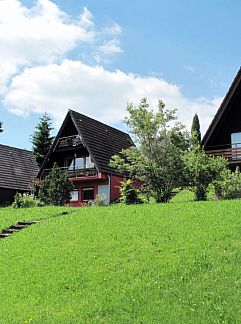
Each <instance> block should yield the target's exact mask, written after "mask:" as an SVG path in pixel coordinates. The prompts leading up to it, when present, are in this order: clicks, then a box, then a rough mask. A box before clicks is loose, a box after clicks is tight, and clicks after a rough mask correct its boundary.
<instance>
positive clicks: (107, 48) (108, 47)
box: [99, 39, 122, 55]
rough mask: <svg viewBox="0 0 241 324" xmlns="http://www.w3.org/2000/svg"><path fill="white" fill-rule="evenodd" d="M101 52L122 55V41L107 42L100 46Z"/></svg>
mask: <svg viewBox="0 0 241 324" xmlns="http://www.w3.org/2000/svg"><path fill="white" fill-rule="evenodd" d="M99 51H100V52H102V53H104V54H107V55H112V54H116V53H121V52H122V49H121V47H120V41H119V40H118V39H112V40H109V41H106V42H104V44H102V45H100V46H99Z"/></svg>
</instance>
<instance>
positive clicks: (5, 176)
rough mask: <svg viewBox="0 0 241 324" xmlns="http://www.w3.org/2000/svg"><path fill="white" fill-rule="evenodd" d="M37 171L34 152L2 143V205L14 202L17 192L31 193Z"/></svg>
mask: <svg viewBox="0 0 241 324" xmlns="http://www.w3.org/2000/svg"><path fill="white" fill-rule="evenodd" d="M37 173H38V165H37V163H36V160H35V157H34V155H33V153H32V152H30V151H27V150H23V149H19V148H16V147H11V146H7V145H1V144H0V206H4V205H7V204H10V203H12V202H13V199H14V195H15V194H16V192H20V193H24V192H25V193H30V192H31V191H32V190H33V181H34V180H35V178H36V176H37Z"/></svg>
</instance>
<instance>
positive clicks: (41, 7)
mask: <svg viewBox="0 0 241 324" xmlns="http://www.w3.org/2000/svg"><path fill="white" fill-rule="evenodd" d="M0 26H1V28H0V68H1V76H0V92H3V91H4V90H5V86H6V83H7V82H8V81H9V78H11V77H12V76H13V75H14V74H15V73H17V72H18V71H19V69H20V68H23V67H27V66H28V67H30V66H34V65H36V64H50V63H55V62H58V61H60V60H61V59H63V58H64V57H66V55H67V54H68V53H69V52H70V51H71V50H73V49H76V48H77V46H78V45H80V44H86V45H87V47H88V46H95V42H97V43H96V49H97V48H98V47H99V42H100V38H103V37H104V35H105V34H106V32H105V31H98V30H97V28H96V26H95V23H94V17H93V15H92V13H91V12H90V11H89V10H88V9H87V8H83V12H82V13H81V15H80V16H79V18H78V19H76V20H73V19H71V17H70V16H69V15H67V14H66V13H65V12H63V11H61V9H60V8H59V7H58V6H57V5H56V4H55V3H54V2H52V1H50V0H38V1H37V2H36V5H34V6H33V7H31V8H27V7H25V6H24V5H23V4H22V3H21V1H19V0H1V1H0ZM113 26H115V24H114V25H111V26H110V27H109V28H110V29H113V30H114V29H116V30H117V29H118V28H117V26H118V25H117V24H116V26H115V27H113ZM106 28H107V29H108V27H106ZM106 37H107V36H106ZM109 37H110V36H108V39H107V40H109ZM102 42H103V39H102ZM116 47H117V45H116ZM113 48H114V47H113ZM82 51H84V49H82ZM92 51H93V49H92Z"/></svg>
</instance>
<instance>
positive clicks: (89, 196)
mask: <svg viewBox="0 0 241 324" xmlns="http://www.w3.org/2000/svg"><path fill="white" fill-rule="evenodd" d="M94 199H95V197H94V188H83V189H82V201H93V200H94Z"/></svg>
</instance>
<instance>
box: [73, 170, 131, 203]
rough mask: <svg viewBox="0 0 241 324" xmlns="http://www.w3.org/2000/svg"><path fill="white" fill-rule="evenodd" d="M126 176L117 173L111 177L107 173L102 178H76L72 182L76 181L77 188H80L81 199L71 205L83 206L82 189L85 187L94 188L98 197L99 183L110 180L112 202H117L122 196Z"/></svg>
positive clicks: (105, 183) (102, 183)
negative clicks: (121, 188) (122, 184)
mask: <svg viewBox="0 0 241 324" xmlns="http://www.w3.org/2000/svg"><path fill="white" fill-rule="evenodd" d="M124 179H125V178H124V177H120V176H116V175H110V179H109V178H108V176H107V175H102V178H101V179H100V178H99V179H98V178H95V179H85V180H82V179H75V180H74V181H73V179H71V180H72V182H73V183H74V186H75V189H78V191H79V199H78V201H75V202H71V203H70V206H71V207H78V206H82V205H83V203H82V197H81V195H82V189H83V188H94V197H95V198H96V197H97V195H98V186H99V185H108V184H109V181H110V202H115V201H117V200H118V199H119V198H120V189H119V187H120V186H121V182H122V181H124Z"/></svg>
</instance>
